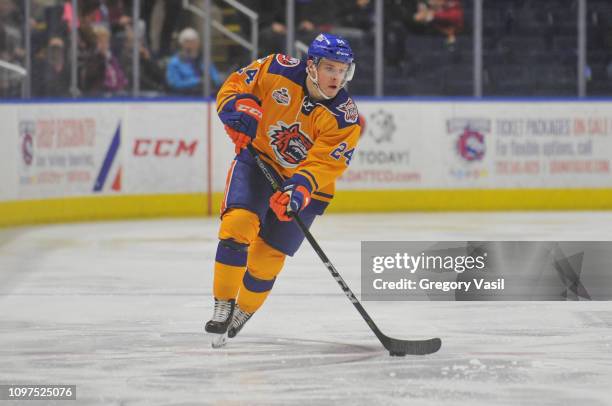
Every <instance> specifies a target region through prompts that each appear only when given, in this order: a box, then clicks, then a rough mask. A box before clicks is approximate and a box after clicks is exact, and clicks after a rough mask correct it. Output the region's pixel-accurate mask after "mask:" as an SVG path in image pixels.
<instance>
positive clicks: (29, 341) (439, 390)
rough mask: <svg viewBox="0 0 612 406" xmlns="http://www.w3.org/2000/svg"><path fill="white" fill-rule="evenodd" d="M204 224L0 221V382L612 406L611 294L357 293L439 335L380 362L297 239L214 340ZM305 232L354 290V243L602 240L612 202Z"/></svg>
mask: <svg viewBox="0 0 612 406" xmlns="http://www.w3.org/2000/svg"><path fill="white" fill-rule="evenodd" d="M217 227H218V220H217V219H216V218H206V219H201V218H200V219H181V220H152V221H128V222H108V223H81V224H67V225H64V224H62V225H48V226H40V227H28V228H19V229H12V230H0V354H1V356H0V361H1V362H0V365H1V366H0V383H4V384H8V383H15V384H66V385H68V384H73V385H77V401H76V402H74V401H72V402H71V401H65V402H56V403H53V402H51V403H52V404H78V405H125V406H127V405H130V406H132V405H143V406H144V405H177V406H178V405H182V406H186V405H298V404H299V405H301V404H306V405H334V404H338V405H346V406H348V405H408V404H409V405H442V404H452V405H472V406H473V405H476V406H479V405H487V406H491V405H550V406H562V405H589V406H598V405H612V387H611V383H612V304H611V303H610V302H585V301H581V302H364V303H363V305H364V307H365V308H366V309H367V310H368V312H369V313H370V315H371V316H372V318H373V319H374V320H375V321H376V323H377V324H378V326H379V327H380V328H381V330H382V331H383V332H384V333H385V334H387V335H389V336H392V337H396V338H403V339H409V338H429V337H433V336H438V337H441V338H442V341H443V344H442V348H441V350H440V351H439V352H438V353H436V354H433V355H429V356H407V357H404V358H395V357H393V358H392V357H389V355H388V353H387V352H386V351H385V350H384V349H383V348H382V346H381V345H380V344H379V342H378V340H377V339H376V337H375V336H374V335H373V334H372V332H371V331H370V329H369V328H368V327H367V325H366V324H365V323H364V321H363V320H362V319H361V317H360V316H359V314H358V313H357V311H356V310H355V309H354V308H353V306H352V305H351V303H350V302H349V301H348V300H347V298H346V297H345V296H344V294H343V293H342V292H341V290H340V289H339V287H338V285H337V284H336V282H335V281H334V280H333V279H332V277H331V276H330V275H329V273H328V271H327V270H326V269H325V267H324V266H323V264H322V263H321V262H320V260H319V258H318V257H317V256H316V255H315V254H314V252H313V251H312V249H311V248H310V246H309V245H308V243H307V242H305V243H304V245H303V246H302V248H301V250H300V251H299V252H298V254H297V255H296V256H295V257H294V258H292V259H289V260H288V261H287V263H286V267H285V269H284V271H283V273H281V275H280V277H279V279H278V281H277V283H276V285H275V287H274V290H273V291H272V294H271V295H270V298H269V300H268V301H267V303H266V304H265V305H264V307H263V308H262V309H261V310H260V311H259V312H258V313H257V314H256V315H255V316H254V317H253V319H252V320H251V321H250V322H249V324H247V326H246V327H245V329H244V330H243V331H242V332H241V334H240V335H239V336H238V337H237V338H236V339H234V340H231V341H230V342H229V344H228V346H227V347H226V348H224V349H220V350H213V349H211V348H210V344H209V339H208V338H207V337H206V336H205V334H204V333H203V325H204V322H205V321H206V320H208V318H209V316H210V315H211V313H212V298H211V293H210V292H211V284H212V266H213V260H214V254H215V250H216V244H217V239H216V232H217ZM312 231H313V234H314V235H315V237H316V238H317V239H318V240H319V243H320V244H321V246H322V247H323V249H324V250H325V252H326V253H327V255H328V256H329V257H330V259H331V261H332V262H333V263H334V265H335V266H336V268H337V269H338V270H339V272H340V273H341V274H342V276H343V277H344V278H345V279H346V281H347V283H348V284H349V285H350V286H351V288H352V289H353V290H354V291H355V293H358V292H359V291H360V242H361V241H362V240H425V241H435V240H557V241H562V240H571V241H577V240H606V241H611V240H612V212H590V213H588V212H554V213H546V212H538V213H452V214H385V215H327V216H324V217H322V218H320V219H318V220H317V222H316V223H315V225H314V226H313V228H312ZM610 272H612V270H610ZM358 296H359V295H358ZM0 403H1V402H0ZM5 403H6V404H11V402H5ZM23 403H27V404H30V403H31V402H23ZM23 403H21V404H23ZM32 404H37V405H39V404H45V402H34V403H32Z"/></svg>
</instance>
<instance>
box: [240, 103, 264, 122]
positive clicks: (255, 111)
mask: <svg viewBox="0 0 612 406" xmlns="http://www.w3.org/2000/svg"><path fill="white" fill-rule="evenodd" d="M237 107H238V111H243V112H245V113H247V114H248V115H250V116H253V117H255V118H257V119H259V120H261V117H262V114H261V110H259V109H256V108H255V107H251V106H248V105H246V104H239V105H238V106H237Z"/></svg>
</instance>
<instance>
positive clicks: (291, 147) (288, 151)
mask: <svg viewBox="0 0 612 406" xmlns="http://www.w3.org/2000/svg"><path fill="white" fill-rule="evenodd" d="M268 136H269V137H270V146H271V147H272V150H273V151H274V154H275V155H276V157H277V158H278V161H279V163H280V164H281V165H282V166H284V167H285V168H295V167H296V166H298V164H299V163H300V162H302V161H303V160H304V159H306V155H308V150H309V149H310V148H312V145H313V142H312V140H311V139H310V138H309V137H308V135H306V134H305V133H304V132H302V131H301V130H300V123H293V124H289V125H288V124H285V123H283V122H282V121H279V122H278V123H277V125H271V126H270V129H269V130H268Z"/></svg>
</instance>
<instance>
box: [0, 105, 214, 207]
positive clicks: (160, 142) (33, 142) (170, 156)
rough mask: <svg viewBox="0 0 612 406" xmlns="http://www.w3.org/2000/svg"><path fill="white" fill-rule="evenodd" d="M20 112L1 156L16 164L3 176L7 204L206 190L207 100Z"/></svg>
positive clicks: (47, 107) (51, 107) (14, 117)
mask: <svg viewBox="0 0 612 406" xmlns="http://www.w3.org/2000/svg"><path fill="white" fill-rule="evenodd" d="M7 111H8V110H7V109H2V112H3V116H5V115H6V116H9V115H10V114H7ZM15 111H16V113H13V115H10V118H11V119H9V121H8V122H9V123H10V122H13V123H14V127H13V129H12V131H10V128H11V127H10V126H7V127H6V128H7V130H9V131H10V132H9V134H10V135H11V136H12V140H13V142H11V143H9V144H8V145H6V142H7V141H6V140H5V141H4V142H3V145H6V147H7V148H6V149H4V151H7V152H3V154H7V158H9V157H13V159H6V160H2V164H1V165H8V166H11V167H10V168H7V169H10V170H8V171H6V172H3V175H2V176H3V177H4V178H7V182H6V183H5V182H3V185H4V186H3V187H2V189H0V193H2V195H0V197H2V199H4V200H9V199H18V200H24V199H44V198H55V197H67V196H97V195H108V196H112V195H127V194H155V193H204V192H205V191H206V185H207V182H206V179H207V173H206V167H207V165H206V162H207V159H208V158H207V157H208V155H209V151H208V150H207V143H206V130H205V129H206V127H207V123H206V119H207V116H206V105H205V104H203V103H180V104H177V103H167V104H160V103H134V104H120V103H84V104H49V105H47V104H36V105H25V106H18V107H17V108H16V109H15ZM10 177H13V178H14V180H13V181H12V182H11V179H9V178H10ZM11 184H14V185H15V186H14V190H13V191H12V193H11V190H10V189H8V186H7V185H11ZM4 189H7V190H6V191H5V190H4Z"/></svg>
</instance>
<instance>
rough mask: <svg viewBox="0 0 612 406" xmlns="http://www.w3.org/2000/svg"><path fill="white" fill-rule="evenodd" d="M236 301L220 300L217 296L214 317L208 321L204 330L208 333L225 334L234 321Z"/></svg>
mask: <svg viewBox="0 0 612 406" xmlns="http://www.w3.org/2000/svg"><path fill="white" fill-rule="evenodd" d="M235 306H236V301H235V300H234V299H230V300H219V299H217V298H215V310H214V311H213V316H212V319H210V320H209V321H208V323H206V326H205V327H204V330H206V332H207V333H212V334H225V333H226V332H227V328H228V327H229V326H230V324H231V323H232V321H233V317H232V316H233V315H234V307H235Z"/></svg>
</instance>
